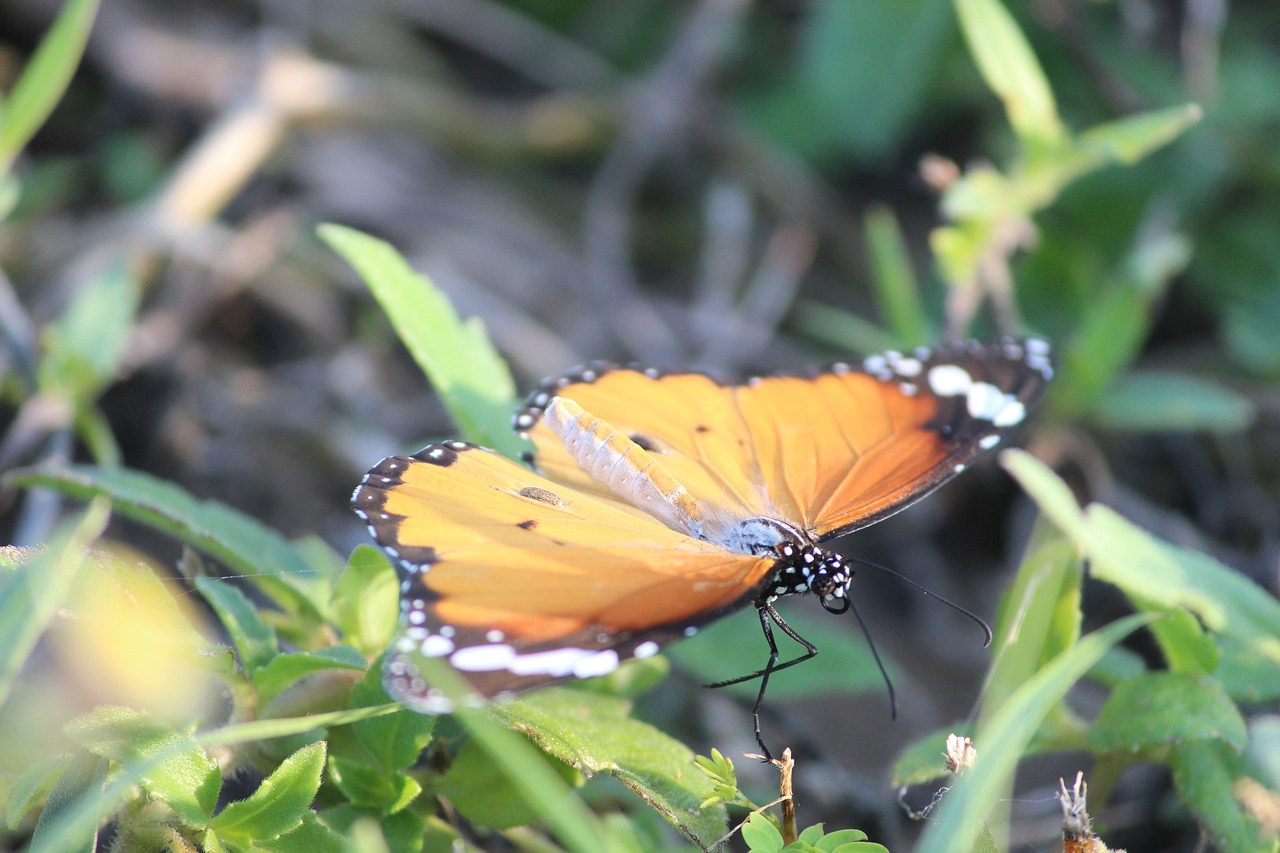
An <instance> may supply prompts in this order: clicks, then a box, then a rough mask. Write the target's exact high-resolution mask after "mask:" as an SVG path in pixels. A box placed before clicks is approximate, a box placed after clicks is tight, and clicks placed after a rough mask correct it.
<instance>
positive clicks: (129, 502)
mask: <svg viewBox="0 0 1280 853" xmlns="http://www.w3.org/2000/svg"><path fill="white" fill-rule="evenodd" d="M4 482H5V483H7V484H10V485H19V486H44V487H47V488H50V489H54V490H56V491H59V492H62V493H63V494H66V495H70V496H72V497H74V498H79V499H81V500H89V499H90V498H93V497H97V496H99V495H101V496H105V497H108V498H110V499H111V502H112V504H113V505H114V506H115V508H116V510H117V511H118V512H119V513H120V514H121V515H125V516H128V517H129V518H132V519H134V520H136V521H140V522H142V523H143V524H146V525H148V526H150V527H154V528H156V529H157V530H160V531H162V532H164V533H167V534H169V535H171V536H174V537H175V538H177V539H180V540H181V541H183V542H186V543H188V544H189V545H191V546H193V547H195V548H198V549H199V550H201V551H203V552H204V553H206V554H208V555H209V556H211V557H213V558H214V559H216V560H218V561H219V562H221V563H222V564H223V565H225V566H227V567H228V568H229V569H231V570H232V572H233V573H235V574H245V575H252V576H254V582H255V583H257V584H258V585H259V586H260V587H261V588H262V589H263V590H264V591H266V592H267V593H268V594H269V595H271V596H272V597H273V598H274V599H275V600H276V601H277V602H279V603H280V604H281V605H282V606H286V607H291V608H292V610H293V611H294V612H301V613H303V614H305V615H307V616H309V617H310V618H311V619H312V620H313V621H320V620H321V618H322V616H321V614H322V612H323V611H322V608H321V606H320V605H319V604H317V602H316V601H314V600H313V598H312V595H311V591H310V590H309V589H307V588H306V587H305V582H304V581H303V580H302V578H303V577H305V576H306V575H309V574H311V573H312V571H313V569H312V567H311V566H310V565H309V564H308V563H307V562H306V561H305V560H304V559H303V558H302V556H301V555H300V554H299V553H298V551H297V550H296V549H295V548H294V547H293V545H292V544H290V543H289V541H288V540H286V539H284V538H283V537H282V536H280V534H278V533H276V532H275V531H274V530H272V529H271V528H269V527H267V526H266V525H264V524H261V523H259V522H258V521H257V520H255V519H253V518H250V517H249V516H247V515H244V514H242V513H240V512H237V511H236V510H234V509H232V508H230V507H228V506H227V505H226V504H222V503H218V502H217V501H201V500H197V499H196V498H194V497H192V496H191V495H190V494H189V493H188V492H186V491H184V490H182V489H180V488H179V487H178V486H175V485H173V484H172V483H169V482H166V481H164V480H160V479H158V478H155V477H152V476H150V475H148V474H144V473H142V472H141V471H133V470H130V469H127V468H95V467H93V466H88V465H83V466H82V465H70V466H60V467H43V468H26V469H21V470H18V471H14V472H12V473H10V474H8V475H6V476H5V478H4ZM326 592H327V590H326Z"/></svg>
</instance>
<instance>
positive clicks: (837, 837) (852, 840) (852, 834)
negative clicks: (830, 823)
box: [813, 829, 880, 853]
mask: <svg viewBox="0 0 1280 853" xmlns="http://www.w3.org/2000/svg"><path fill="white" fill-rule="evenodd" d="M866 840H867V834H866V833H865V832H863V831H862V830H860V829H837V830H836V831H835V832H832V833H829V834H827V835H824V836H822V838H821V839H820V840H818V841H816V842H813V846H814V847H817V848H818V849H819V850H821V851H823V853H835V851H837V850H841V849H842V848H843V847H844V846H845V845H847V844H858V843H861V842H863V841H866ZM873 846H874V847H879V846H880V845H879V844H876V845H873Z"/></svg>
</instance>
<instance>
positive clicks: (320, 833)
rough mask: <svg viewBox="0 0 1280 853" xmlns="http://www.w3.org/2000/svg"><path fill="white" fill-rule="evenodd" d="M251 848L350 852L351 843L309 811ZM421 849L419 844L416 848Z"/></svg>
mask: <svg viewBox="0 0 1280 853" xmlns="http://www.w3.org/2000/svg"><path fill="white" fill-rule="evenodd" d="M253 849H254V850H255V851H262V853H299V851H306V853H351V844H350V843H349V842H348V841H347V839H345V838H343V837H342V836H341V835H339V834H338V833H336V832H334V831H333V830H332V829H330V828H329V827H327V826H325V825H324V824H323V823H321V822H320V819H319V818H317V817H316V815H315V812H310V811H309V812H307V813H306V814H304V815H303V816H302V823H301V824H299V825H298V827H297V828H296V829H292V830H290V831H288V832H286V833H285V834H284V835H281V836H280V837H279V838H276V839H274V840H271V841H258V842H255V843H254V845H253ZM421 849H422V847H421V845H419V846H418V848H417V850H419V851H420V850H421ZM205 853H209V851H208V850H206V851H205Z"/></svg>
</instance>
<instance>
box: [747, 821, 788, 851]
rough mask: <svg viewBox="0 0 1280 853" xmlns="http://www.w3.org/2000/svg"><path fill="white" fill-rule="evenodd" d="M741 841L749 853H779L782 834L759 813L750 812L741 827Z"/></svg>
mask: <svg viewBox="0 0 1280 853" xmlns="http://www.w3.org/2000/svg"><path fill="white" fill-rule="evenodd" d="M742 840H743V841H745V842H747V849H748V850H750V851H751V853H779V851H781V850H782V833H781V832H778V828H777V827H776V826H774V825H773V824H772V823H771V822H770V821H769V819H768V818H767V817H765V816H764V815H763V814H762V813H760V812H752V814H751V816H750V817H748V818H747V822H746V823H744V824H743V825H742Z"/></svg>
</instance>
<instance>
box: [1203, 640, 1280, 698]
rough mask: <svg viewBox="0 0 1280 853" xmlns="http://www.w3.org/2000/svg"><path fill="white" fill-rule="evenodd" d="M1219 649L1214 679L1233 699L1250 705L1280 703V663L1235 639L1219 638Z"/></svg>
mask: <svg viewBox="0 0 1280 853" xmlns="http://www.w3.org/2000/svg"><path fill="white" fill-rule="evenodd" d="M1218 646H1219V649H1220V651H1221V653H1222V656H1221V658H1220V659H1219V661H1218V668H1217V669H1215V670H1214V671H1213V677H1214V678H1215V679H1216V680H1217V681H1218V683H1219V684H1221V685H1222V687H1223V689H1225V690H1226V691H1227V694H1228V695H1229V696H1230V697H1231V698H1232V699H1234V700H1235V701H1237V702H1241V703H1247V704H1251V705H1261V704H1262V703H1264V702H1271V703H1273V704H1274V703H1275V702H1276V701H1277V700H1280V660H1277V659H1272V658H1268V657H1266V656H1265V655H1260V654H1258V653H1257V651H1255V650H1254V649H1253V648H1251V647H1250V644H1249V643H1244V642H1241V641H1239V640H1236V639H1234V638H1232V637H1221V638H1219V639H1218Z"/></svg>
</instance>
